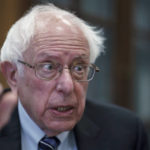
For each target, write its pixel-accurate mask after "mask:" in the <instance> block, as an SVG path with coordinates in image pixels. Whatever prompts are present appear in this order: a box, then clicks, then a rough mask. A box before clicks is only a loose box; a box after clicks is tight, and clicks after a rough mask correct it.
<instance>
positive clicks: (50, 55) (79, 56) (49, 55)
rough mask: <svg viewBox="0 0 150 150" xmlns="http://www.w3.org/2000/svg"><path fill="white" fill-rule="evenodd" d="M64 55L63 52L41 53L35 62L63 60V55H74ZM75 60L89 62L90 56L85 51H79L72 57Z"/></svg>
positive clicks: (67, 52) (65, 52) (66, 53)
mask: <svg viewBox="0 0 150 150" xmlns="http://www.w3.org/2000/svg"><path fill="white" fill-rule="evenodd" d="M63 52H64V53H62V51H52V52H51V53H50V52H45V51H44V52H40V53H38V54H37V55H36V56H35V57H34V62H35V60H37V59H38V60H41V61H42V60H46V59H47V60H48V59H61V58H62V57H61V56H62V55H65V56H67V55H68V54H73V53H70V52H69V51H63ZM72 52H77V51H72ZM62 59H63V58H62ZM75 59H82V60H89V55H88V54H84V53H83V51H78V53H76V55H73V56H72V60H75Z"/></svg>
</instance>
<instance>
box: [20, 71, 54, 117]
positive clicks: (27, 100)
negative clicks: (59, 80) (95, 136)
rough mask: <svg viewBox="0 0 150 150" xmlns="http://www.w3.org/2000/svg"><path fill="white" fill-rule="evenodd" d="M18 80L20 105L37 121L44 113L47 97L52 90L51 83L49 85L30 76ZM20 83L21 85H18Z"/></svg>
mask: <svg viewBox="0 0 150 150" xmlns="http://www.w3.org/2000/svg"><path fill="white" fill-rule="evenodd" d="M27 77H28V73H27V74H26V78H22V79H20V82H19V81H18V86H19V88H18V94H19V97H20V98H21V103H22V104H23V106H24V108H25V109H26V111H27V112H28V114H29V115H30V116H31V117H32V118H33V119H34V120H38V119H39V118H40V117H41V116H42V115H43V113H44V111H45V108H46V105H47V101H48V97H49V95H50V93H51V91H52V89H53V87H54V86H53V85H54V84H53V82H51V83H49V82H46V81H43V80H39V79H38V78H36V77H34V76H31V73H30V76H29V77H28V78H27ZM19 83H21V84H19Z"/></svg>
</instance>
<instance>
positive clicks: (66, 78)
mask: <svg viewBox="0 0 150 150" xmlns="http://www.w3.org/2000/svg"><path fill="white" fill-rule="evenodd" d="M23 56H24V61H26V62H27V63H29V64H32V65H35V64H37V63H43V62H55V63H59V64H61V65H62V66H63V67H64V68H65V67H68V66H70V65H71V64H73V63H85V64H88V63H89V46H88V42H87V41H86V39H85V37H84V35H83V34H82V32H81V31H80V30H79V29H78V28H77V27H75V26H70V25H69V24H67V23H65V22H61V23H53V25H50V28H48V29H45V30H43V31H41V30H40V27H37V34H36V35H35V37H34V38H33V40H32V43H31V46H30V47H29V49H28V50H27V51H26V52H25V53H24V55H23ZM22 67H24V75H22V76H20V75H18V76H17V86H18V94H19V97H20V100H21V103H22V105H23V107H24V108H25V110H26V111H27V113H28V114H29V115H30V117H31V118H32V119H33V120H34V121H35V122H36V123H37V124H38V125H39V127H40V128H41V129H42V130H44V131H45V132H46V134H48V135H49V136H54V135H57V134H58V133H61V132H63V131H66V130H71V129H72V128H73V127H74V125H75V124H76V123H77V122H78V121H79V120H80V118H81V116H82V114H83V111H84V107H85V98H86V91H87V86H88V83H87V82H78V81H75V80H73V79H72V77H71V74H70V72H69V70H68V69H63V71H62V73H61V75H60V76H59V77H58V78H56V79H54V80H50V81H47V80H42V79H39V78H37V77H36V76H35V73H34V70H33V69H31V68H29V67H26V66H22Z"/></svg>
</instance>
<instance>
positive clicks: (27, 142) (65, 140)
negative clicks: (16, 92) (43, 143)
mask: <svg viewBox="0 0 150 150" xmlns="http://www.w3.org/2000/svg"><path fill="white" fill-rule="evenodd" d="M18 110H19V119H20V124H21V147H22V150H38V143H39V141H40V140H41V138H43V137H44V136H45V133H44V132H43V131H42V130H41V129H40V128H39V127H38V126H37V124H36V123H35V122H34V121H33V120H32V119H31V118H30V116H29V115H28V114H27V112H26V111H25V109H24V108H23V106H22V104H21V102H20V101H19V102H18ZM57 138H58V139H59V140H60V142H61V144H60V145H59V147H58V150H77V146H76V142H75V137H74V134H73V132H72V131H66V132H63V133H61V134H59V135H57Z"/></svg>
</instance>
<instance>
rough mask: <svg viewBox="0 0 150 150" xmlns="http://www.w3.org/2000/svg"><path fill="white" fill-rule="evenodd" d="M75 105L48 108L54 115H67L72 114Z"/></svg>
mask: <svg viewBox="0 0 150 150" xmlns="http://www.w3.org/2000/svg"><path fill="white" fill-rule="evenodd" d="M74 110H75V107H73V106H56V107H53V108H51V109H50V111H51V112H52V113H53V115H55V116H59V117H68V116H71V115H72V114H73V112H74Z"/></svg>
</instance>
